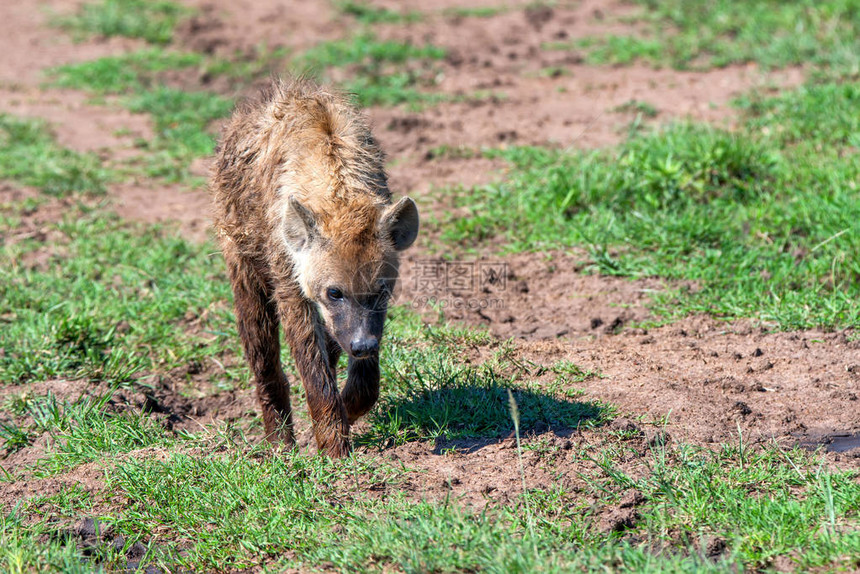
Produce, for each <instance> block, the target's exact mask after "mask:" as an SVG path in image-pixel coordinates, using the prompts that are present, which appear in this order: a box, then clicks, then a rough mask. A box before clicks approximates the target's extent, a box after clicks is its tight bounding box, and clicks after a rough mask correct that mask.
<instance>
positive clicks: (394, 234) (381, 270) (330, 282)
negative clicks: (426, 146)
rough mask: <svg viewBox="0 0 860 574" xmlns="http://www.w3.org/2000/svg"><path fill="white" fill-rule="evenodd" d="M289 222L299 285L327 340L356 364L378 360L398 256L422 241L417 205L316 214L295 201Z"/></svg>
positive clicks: (406, 201)
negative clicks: (418, 237)
mask: <svg viewBox="0 0 860 574" xmlns="http://www.w3.org/2000/svg"><path fill="white" fill-rule="evenodd" d="M283 221H284V228H283V229H284V242H285V243H286V245H287V248H288V249H289V250H290V252H291V254H292V256H293V257H292V258H293V261H294V265H295V276H296V279H297V280H298V283H299V285H300V286H301V289H302V291H303V293H304V295H305V297H306V298H308V299H309V300H311V301H313V302H314V303H315V304H316V307H317V310H318V311H319V316H320V318H321V319H322V322H323V324H324V325H325V328H326V330H327V331H328V333H329V334H330V335H331V336H332V337H333V338H334V340H335V341H336V342H337V343H338V345H340V347H341V348H342V349H343V350H344V351H346V352H347V353H349V355H350V356H351V357H353V358H356V359H363V358H368V357H373V356H375V355H376V354H377V352H378V350H379V340H380V338H381V337H382V328H383V324H384V323H385V314H386V311H387V309H388V302H389V299H390V297H391V295H392V293H393V292H394V287H395V284H396V282H397V276H398V263H399V255H398V254H399V252H400V251H403V250H404V249H406V248H407V247H409V246H410V245H412V243H413V242H414V241H415V238H416V237H417V235H418V208H417V207H416V206H415V202H414V201H412V200H411V199H410V198H408V197H404V198H403V199H401V200H400V201H399V202H397V203H395V204H393V205H379V204H372V203H368V202H357V203H354V204H353V205H343V204H341V205H336V206H331V209H329V210H327V211H326V212H325V213H315V212H314V211H311V210H310V209H309V208H308V207H306V206H305V205H303V204H302V203H301V202H300V201H299V200H298V199H296V198H294V197H291V198H290V199H289V205H288V206H287V208H286V213H285V216H284V220H283Z"/></svg>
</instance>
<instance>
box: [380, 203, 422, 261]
mask: <svg viewBox="0 0 860 574" xmlns="http://www.w3.org/2000/svg"><path fill="white" fill-rule="evenodd" d="M380 230H381V231H382V233H383V234H387V235H388V237H390V238H391V242H392V243H393V244H394V249H396V250H397V251H403V250H404V249H406V248H407V247H409V246H410V245H412V244H413V243H414V242H415V238H416V237H418V206H416V205H415V202H414V201H412V200H411V199H410V198H408V197H404V198H402V199H401V200H400V201H398V202H397V203H395V204H394V205H392V206H391V207H389V208H388V209H386V210H385V213H383V214H382V220H381V221H380Z"/></svg>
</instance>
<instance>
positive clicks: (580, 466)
mask: <svg viewBox="0 0 860 574" xmlns="http://www.w3.org/2000/svg"><path fill="white" fill-rule="evenodd" d="M685 141H686V140H685ZM717 141H721V140H719V139H717ZM532 153H534V152H532ZM544 153H545V152H544ZM691 153H692V152H691ZM752 157H756V156H755V154H752ZM703 191H706V192H707V193H706V194H705V195H702V196H699V197H698V198H697V199H696V200H695V201H704V200H705V199H708V200H711V201H712V200H714V198H718V197H719V195H718V194H719V193H722V191H720V190H718V189H713V190H711V189H709V188H704V190H703ZM619 193H620V192H619ZM744 193H745V195H744V194H742V195H741V197H740V198H739V203H738V205H740V206H741V207H743V206H744V205H746V203H744V202H747V203H748V202H750V201H756V198H757V197H758V195H757V193H758V192H757V191H756V188H754V187H753V188H750V189H748V190H746V191H745V192H744ZM630 199H631V200H634V199H636V197H635V196H633V197H631V198H630ZM7 209H8V208H7ZM76 209H77V211H73V212H72V213H69V216H68V219H67V220H66V221H63V222H61V223H59V224H57V225H56V230H57V231H59V232H61V233H62V239H60V240H58V241H57V243H56V245H54V246H52V248H53V249H56V250H57V251H62V253H63V265H48V266H46V267H44V268H30V267H27V266H26V265H25V264H21V263H18V264H15V265H12V264H10V263H11V262H12V261H21V260H22V259H21V258H20V257H19V255H23V254H24V253H25V252H26V250H27V249H37V248H39V245H38V244H29V245H27V246H25V247H21V248H20V249H22V250H23V251H21V252H16V253H10V252H7V253H6V254H5V255H4V257H8V259H4V261H3V264H2V265H0V269H2V270H3V276H2V277H0V288H2V289H3V291H2V293H0V301H2V302H3V303H2V307H0V316H3V317H8V316H9V315H10V313H11V314H12V315H13V316H14V317H15V321H14V322H13V323H10V324H9V325H7V326H11V328H10V329H4V330H2V331H0V348H3V349H4V353H3V356H2V363H0V380H3V381H4V382H5V383H6V385H7V386H8V385H9V384H13V385H15V390H14V391H13V392H12V393H7V394H6V398H5V400H4V403H3V405H2V411H3V414H2V415H0V423H2V424H0V437H2V439H3V440H4V444H3V445H2V446H3V447H4V448H6V449H7V450H9V451H13V450H15V449H16V448H23V447H25V446H27V445H31V444H32V443H33V442H34V441H38V439H40V437H43V435H47V437H48V440H47V442H46V443H45V444H47V447H46V452H44V453H43V458H42V460H40V461H39V462H38V463H37V464H36V465H35V466H34V467H22V468H17V469H15V470H14V471H13V472H11V473H8V474H6V475H5V476H4V478H3V480H4V481H6V482H18V481H20V480H26V481H29V482H28V484H34V485H35V484H37V482H38V481H40V480H54V479H55V477H56V476H57V475H60V474H62V473H65V472H68V471H69V470H70V469H73V468H75V467H77V466H79V465H81V464H83V463H89V462H95V463H96V464H97V467H98V468H99V469H103V470H99V472H104V473H105V477H106V479H105V484H104V486H103V488H100V489H97V490H96V492H94V493H87V492H84V491H78V490H75V489H74V488H69V487H67V488H66V489H63V490H61V491H60V492H59V493H58V494H56V495H52V496H50V497H36V498H31V499H29V500H21V501H20V502H19V504H18V506H17V508H16V509H14V510H13V511H12V512H11V513H7V514H5V515H4V516H3V518H2V519H0V540H2V545H0V567H2V568H3V569H4V570H8V571H29V570H32V569H34V568H36V567H37V565H43V564H48V565H56V566H55V567H56V568H63V569H65V570H68V571H74V569H76V568H78V569H83V570H85V569H86V567H88V566H92V563H85V562H82V561H83V559H84V558H83V551H82V550H81V549H79V548H78V547H77V546H76V544H75V541H74V539H73V538H70V537H69V529H70V525H71V524H73V523H75V522H77V521H78V520H80V517H81V516H91V517H95V518H98V519H100V520H101V521H102V522H103V523H104V524H105V525H106V526H107V527H110V528H111V529H112V535H111V536H122V537H123V539H124V541H125V543H124V544H125V547H126V548H128V547H130V546H131V545H132V544H134V543H136V542H140V543H142V544H143V545H144V546H145V547H146V549H147V556H146V558H145V560H144V562H145V563H147V564H156V565H160V566H161V567H162V568H165V569H168V570H178V569H191V570H219V571H221V570H226V569H242V568H250V567H253V566H255V565H265V566H266V567H267V568H269V569H271V570H273V571H277V570H282V569H284V568H286V567H287V566H292V567H296V566H297V565H300V566H301V567H302V568H311V567H314V566H320V565H329V566H330V567H333V568H336V569H340V570H343V571H356V570H361V571H391V570H395V571H399V570H403V571H452V572H453V571H484V570H486V571H498V572H532V571H547V572H566V571H571V570H578V569H594V568H597V567H598V566H601V565H603V566H605V565H610V566H611V568H612V569H613V570H615V571H621V572H681V571H703V572H731V571H737V570H739V569H753V568H758V569H763V568H768V567H769V566H770V565H772V564H773V561H774V560H775V559H776V558H777V557H791V560H793V561H794V562H795V563H796V564H797V565H798V568H800V569H811V568H825V569H828V568H830V569H832V568H836V567H837V566H840V565H841V566H844V567H845V568H849V569H850V568H852V567H856V566H857V562H856V556H857V555H858V549H860V537H858V535H857V532H858V530H857V526H858V521H860V486H858V483H857V480H856V476H855V475H854V474H852V473H839V472H829V471H827V470H825V468H826V467H825V466H823V463H822V461H820V460H819V459H818V458H817V457H815V456H811V455H809V454H807V453H804V452H801V451H786V450H784V449H781V448H779V447H777V446H766V447H763V448H762V447H756V448H755V449H752V448H750V447H749V446H745V445H744V443H743V441H738V443H737V444H736V445H726V446H723V447H722V448H720V449H717V450H716V451H714V452H711V451H707V450H699V449H696V448H693V447H690V446H687V445H684V444H682V443H671V444H670V445H663V446H656V447H650V448H649V447H646V446H644V442H643V441H642V440H641V439H640V438H638V437H634V436H633V435H629V436H628V435H623V434H620V433H617V432H616V431H613V430H612V429H611V428H608V427H606V426H602V425H601V424H600V423H601V422H603V421H604V420H606V419H607V418H611V416H612V414H613V409H612V407H611V406H608V405H599V404H594V403H590V402H585V401H582V399H581V398H580V397H579V394H578V392H577V390H576V385H577V383H578V382H580V381H582V380H584V379H585V378H587V377H592V376H596V375H595V374H594V373H590V372H587V371H584V370H583V369H581V368H580V367H578V366H577V365H576V364H573V363H570V362H566V361H562V362H558V363H552V364H546V365H540V364H535V363H531V362H529V361H524V360H522V358H521V357H519V356H518V353H517V349H516V347H515V346H513V345H512V344H510V343H507V344H501V345H499V344H497V343H496V342H495V341H494V340H493V339H492V338H491V337H489V336H488V335H487V333H486V332H483V331H472V330H469V329H464V328H462V327H455V326H445V325H441V326H438V327H427V326H425V325H424V324H423V322H422V321H421V319H420V318H419V317H418V316H416V315H415V314H414V313H413V312H411V311H410V310H408V309H406V308H395V309H393V310H392V313H391V317H390V322H389V325H388V327H387V332H386V344H385V346H384V351H383V356H382V371H383V378H384V380H385V385H384V386H383V396H382V400H381V402H380V405H379V406H377V407H376V408H375V409H374V410H373V411H372V413H371V414H370V415H369V418H368V422H369V425H368V426H367V427H366V430H365V431H363V432H362V433H361V434H359V435H357V436H356V437H355V440H356V442H357V443H358V444H359V445H367V446H369V447H370V448H369V449H368V451H367V453H366V454H357V455H354V456H353V457H351V458H349V459H347V460H345V461H331V460H327V459H325V458H321V457H313V456H308V455H306V454H302V453H300V452H281V453H279V454H276V455H272V454H271V453H270V451H269V450H268V448H267V447H266V446H264V445H261V444H258V443H257V438H253V439H250V440H249V439H248V438H246V436H245V434H244V432H243V431H242V430H241V429H242V427H244V426H245V423H243V422H241V421H240V422H238V423H236V424H233V425H227V426H225V425H221V426H214V425H213V426H208V427H206V428H205V429H201V430H200V431H199V432H195V433H188V432H182V433H178V434H177V433H174V432H171V431H169V430H168V429H167V428H165V427H164V426H162V424H161V423H160V422H159V419H158V418H156V417H155V416H153V415H150V414H141V412H140V410H139V407H136V406H134V404H133V403H132V404H131V405H129V404H127V399H125V400H124V399H123V398H122V397H127V396H128V395H127V393H128V392H129V391H132V392H133V391H140V390H143V389H145V388H146V387H145V386H144V385H153V386H157V385H160V382H159V380H160V379H159V377H160V376H162V375H164V374H167V373H172V372H175V369H176V368H180V367H181V366H182V365H185V364H187V362H188V361H190V360H206V358H207V357H215V358H218V359H219V360H220V361H221V362H222V363H228V364H229V363H231V360H232V361H236V360H237V359H238V357H239V349H238V348H237V345H238V340H237V336H236V333H235V329H234V327H233V325H232V321H233V317H232V315H231V313H230V312H229V299H230V297H229V290H228V287H227V281H226V277H225V274H224V269H223V264H222V263H221V260H220V258H219V257H214V258H213V257H211V256H210V254H211V253H212V251H213V249H212V247H211V246H206V245H204V246H195V245H192V244H188V243H186V242H184V241H182V240H181V239H178V238H175V237H170V236H168V235H166V234H165V233H164V231H163V230H160V229H158V228H148V227H143V226H137V225H130V224H127V223H124V222H121V221H119V220H117V219H115V218H113V217H110V216H108V215H105V214H103V213H99V212H87V211H86V209H84V208H76ZM8 225H13V224H8ZM15 249H19V248H17V247H16V248H15ZM24 261H26V259H24ZM68 293H75V294H76V296H75V297H74V298H69V297H68V296H67V294H68ZM189 317H193V318H195V319H193V321H195V322H196V321H199V324H198V325H196V326H195V327H194V328H189V326H188V325H189V323H188V322H189ZM119 325H122V327H121V328H120V326H119ZM472 348H474V349H476V353H477V354H479V355H481V356H484V357H488V358H486V359H484V360H482V361H480V362H475V361H474V360H473V361H472V362H471V363H470V362H467V360H468V359H469V357H468V354H469V353H468V352H467V351H466V350H468V349H472ZM482 348H483V349H482ZM114 355H117V356H121V357H130V358H134V359H135V360H136V361H139V362H138V363H135V364H134V368H133V369H131V370H126V371H123V373H122V374H121V375H116V374H113V375H111V373H110V369H108V368H106V366H105V365H106V364H107V361H109V360H110V359H111V357H113V356H114ZM238 363H239V365H240V366H239V370H241V371H242V372H243V373H244V371H245V370H246V367H245V366H244V364H243V363H242V362H241V361H238ZM288 369H292V366H291V365H289V364H288ZM231 371H232V372H233V375H231ZM141 375H145V377H144V378H142V379H141V378H140V377H141ZM231 376H236V375H235V369H228V371H227V372H221V371H218V372H217V373H216V374H215V375H214V378H215V379H228V382H229V377H231ZM55 377H71V378H83V379H84V381H86V384H82V385H81V388H82V389H84V390H85V391H86V392H84V394H83V396H81V397H80V398H75V396H74V395H71V396H69V397H68V398H66V399H63V400H60V399H58V398H56V397H55V396H53V395H52V394H51V393H50V392H48V393H47V394H38V393H34V392H32V391H31V386H30V385H31V384H32V383H34V382H36V381H40V380H50V379H52V378H55ZM104 381H108V382H109V383H110V384H104ZM221 382H222V384H223V382H224V381H221ZM217 383H218V381H211V384H213V385H215V384H217ZM227 386H230V385H227ZM88 389H92V390H88ZM508 389H511V390H512V391H513V395H514V397H515V399H516V401H517V403H518V410H519V413H520V415H519V421H520V423H521V432H522V433H523V434H524V435H526V436H528V435H529V434H530V433H531V432H532V431H533V430H534V429H537V428H540V429H542V430H546V429H554V430H557V431H563V430H564V429H570V428H576V427H578V428H579V429H581V433H580V434H578V435H577V436H579V437H580V438H581V440H582V442H581V443H579V442H578V443H577V447H576V448H573V449H568V450H564V449H562V448H561V447H560V446H558V445H557V444H554V443H552V442H546V441H545V440H544V439H543V438H531V439H527V440H526V441H525V443H524V446H523V448H524V450H525V451H526V453H525V455H528V456H529V457H531V458H530V459H529V460H534V461H535V462H534V464H540V465H541V466H542V467H543V468H547V469H555V470H553V471H552V472H551V476H554V477H555V478H554V479H552V480H551V481H549V482H547V483H546V484H534V483H533V482H531V481H530V480H529V475H528V473H526V483H527V485H528V490H527V491H526V492H525V494H524V495H517V496H513V497H512V498H511V499H510V500H497V501H493V500H490V502H489V505H488V507H487V509H486V510H485V511H483V512H473V511H471V510H468V509H465V508H463V507H461V506H460V505H459V504H457V503H456V500H454V499H452V500H448V501H438V502H434V501H432V500H431V501H425V500H419V499H416V498H415V497H414V496H413V495H410V494H409V493H410V492H411V491H410V490H409V488H407V485H408V484H410V483H411V482H412V481H414V480H421V478H420V476H419V475H417V474H416V472H417V471H415V470H413V469H411V468H410V467H409V463H408V462H407V463H405V464H402V463H400V462H397V463H394V462H389V461H388V460H387V459H386V458H385V457H380V456H378V455H377V454H375V452H376V449H383V450H384V449H385V448H387V447H389V446H390V445H393V444H395V445H396V444H402V443H404V442H408V441H414V440H436V441H437V445H438V446H439V447H440V448H441V447H446V446H451V445H452V442H453V446H454V447H456V446H458V445H465V446H467V447H468V445H470V444H480V443H481V441H482V440H487V439H489V440H492V439H495V438H498V437H500V436H504V435H506V434H507V433H509V432H510V431H511V429H512V428H513V424H512V420H511V415H510V411H509V406H508V400H507V399H508V397H507V390H508ZM293 400H294V401H295V403H294V404H296V405H300V404H302V402H303V401H304V397H303V393H302V391H301V390H300V389H298V388H294V392H293ZM254 432H255V433H257V434H259V430H255V431H254ZM10 439H11V442H10ZM476 440H477V443H476V442H475V441H476ZM577 440H579V439H577ZM39 444H42V443H41V442H40V443H39ZM152 447H155V448H152ZM30 448H37V447H33V446H31V447H30ZM439 456H449V455H447V454H445V451H443V452H442V453H441V454H440V455H439ZM451 456H457V455H451ZM620 461H625V462H624V463H623V465H622V466H619V465H621V464H622V463H621V462H620ZM570 469H574V470H573V471H571V470H570ZM34 481H36V482H34ZM634 489H635V490H637V491H639V492H640V493H641V494H642V496H643V502H642V504H641V505H640V506H639V507H638V508H637V513H636V515H635V517H634V518H633V519H632V523H631V524H630V525H629V526H628V527H627V528H626V529H622V530H619V531H615V530H607V529H606V528H604V527H603V526H602V525H601V520H600V517H601V516H602V515H603V514H604V513H606V512H608V511H609V510H611V509H612V508H615V507H616V506H617V505H618V501H619V500H620V498H621V497H622V496H623V495H625V493H628V492H629V491H630V490H634ZM378 490H384V491H385V493H386V495H385V496H383V497H378V496H375V495H373V493H374V492H376V491H378ZM413 490H414V487H413ZM715 537H716V538H719V539H721V540H723V541H724V543H725V546H726V550H725V552H724V553H723V554H721V555H720V557H719V558H717V559H714V560H712V559H711V558H708V557H706V556H705V551H704V550H703V548H704V546H705V541H706V540H709V539H713V538H715ZM37 539H38V540H48V541H49V542H48V543H46V544H37V545H36V546H33V544H34V540H37ZM111 540H112V539H111V538H109V539H108V540H107V541H106V542H105V545H104V546H102V547H97V548H95V549H92V550H88V551H87V552H88V554H89V556H90V559H91V560H95V561H96V562H95V563H96V564H98V565H100V566H102V567H104V568H108V569H112V568H122V567H125V562H126V560H127V559H126V558H125V557H124V556H123V554H122V552H120V551H118V550H115V549H112V547H111Z"/></svg>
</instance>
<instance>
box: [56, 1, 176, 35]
mask: <svg viewBox="0 0 860 574" xmlns="http://www.w3.org/2000/svg"><path fill="white" fill-rule="evenodd" d="M191 13H192V10H190V9H189V8H187V7H185V6H183V5H182V4H178V3H176V2H171V1H169V0H100V1H98V2H89V3H87V4H84V5H83V6H81V7H80V9H79V10H78V13H77V14H75V15H74V16H69V17H65V18H61V19H60V20H59V25H60V26H61V27H63V28H65V29H67V30H69V31H71V32H72V33H74V34H77V35H79V36H84V37H86V36H105V37H110V36H125V37H128V38H142V39H144V40H146V41H147V42H150V43H153V44H167V43H169V42H170V41H171V40H172V39H173V30H174V28H175V27H176V24H177V23H178V22H179V20H180V19H182V18H184V17H186V16H188V15H189V14H191Z"/></svg>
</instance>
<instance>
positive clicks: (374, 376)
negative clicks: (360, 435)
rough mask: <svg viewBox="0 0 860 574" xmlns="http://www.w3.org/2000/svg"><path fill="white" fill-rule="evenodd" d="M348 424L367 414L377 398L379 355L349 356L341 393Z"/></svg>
mask: <svg viewBox="0 0 860 574" xmlns="http://www.w3.org/2000/svg"><path fill="white" fill-rule="evenodd" d="M341 397H343V404H344V406H345V407H346V416H347V419H348V421H349V424H352V423H354V422H355V421H356V420H358V418H359V417H361V416H363V415H365V414H367V412H368V411H369V410H370V409H371V408H373V405H375V404H376V401H377V400H378V399H379V357H378V356H376V357H370V358H367V359H353V358H352V357H350V358H349V367H348V371H347V376H346V386H344V388H343V392H342V393H341Z"/></svg>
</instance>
